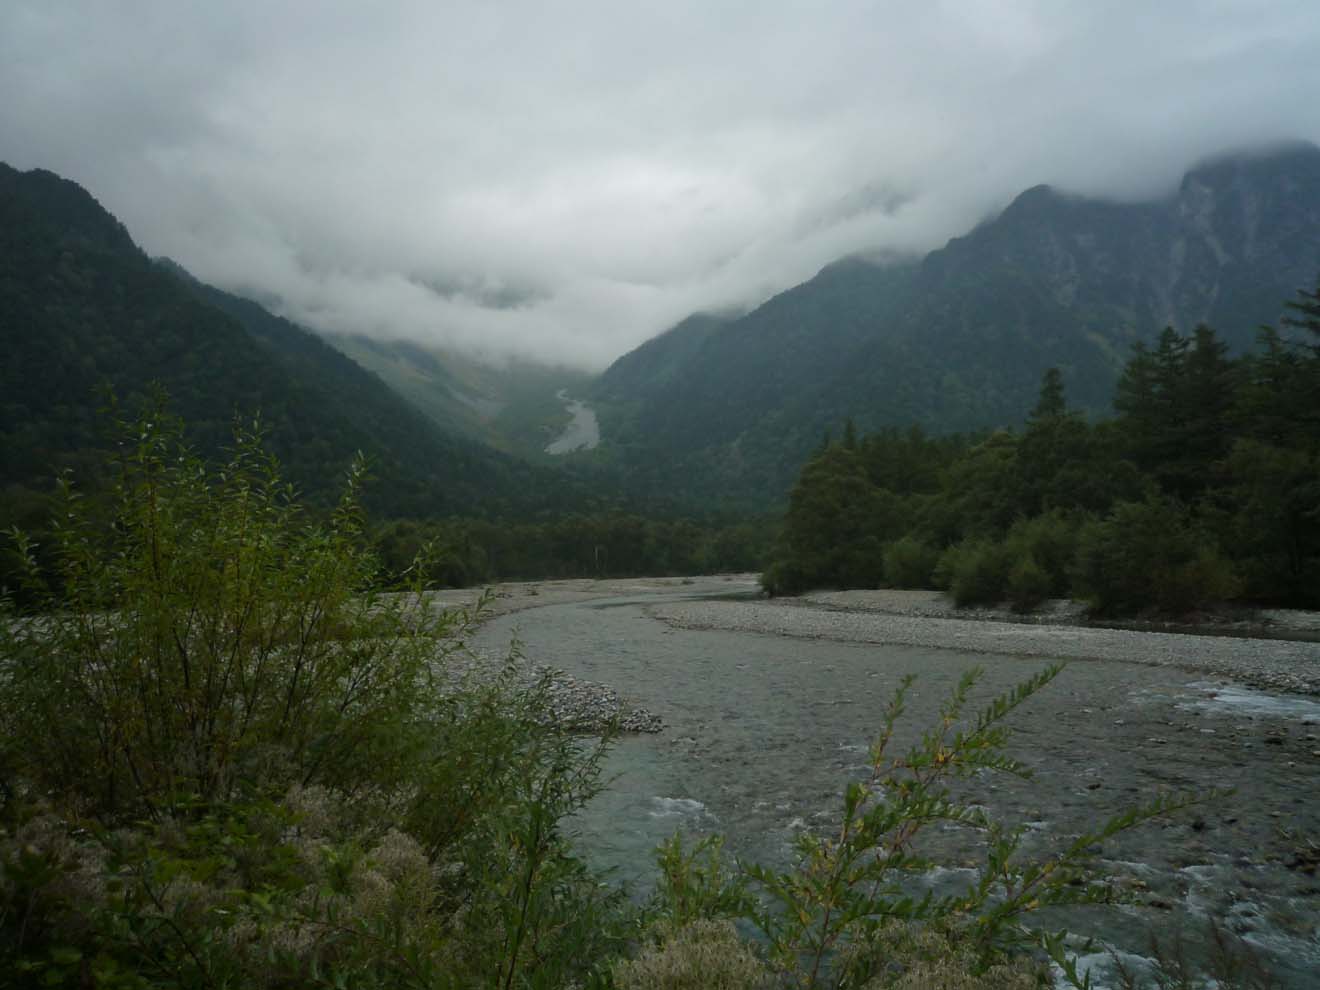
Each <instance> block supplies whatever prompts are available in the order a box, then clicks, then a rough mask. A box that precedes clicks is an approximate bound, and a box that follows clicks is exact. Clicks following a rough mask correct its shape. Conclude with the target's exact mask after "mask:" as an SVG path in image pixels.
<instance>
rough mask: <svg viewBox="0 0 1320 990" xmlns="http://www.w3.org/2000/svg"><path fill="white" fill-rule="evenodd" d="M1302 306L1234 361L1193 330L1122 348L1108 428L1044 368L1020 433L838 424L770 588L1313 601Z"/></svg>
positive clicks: (801, 487)
mask: <svg viewBox="0 0 1320 990" xmlns="http://www.w3.org/2000/svg"><path fill="white" fill-rule="evenodd" d="M1318 297H1320V292H1302V293H1301V294H1300V296H1299V297H1298V299H1297V300H1295V301H1294V302H1292V303H1291V304H1290V305H1289V312H1290V314H1291V315H1290V316H1289V317H1288V318H1287V319H1286V321H1285V323H1286V326H1287V328H1288V330H1289V331H1290V332H1291V334H1292V336H1290V337H1287V338H1286V337H1285V336H1283V335H1282V334H1280V333H1279V332H1278V331H1276V330H1274V329H1272V328H1270V327H1265V328H1262V329H1261V331H1260V336H1259V346H1258V347H1257V349H1256V350H1255V351H1254V352H1253V353H1251V354H1248V355H1246V356H1243V357H1239V358H1232V357H1230V356H1229V354H1228V352H1227V348H1226V347H1225V345H1224V344H1223V343H1222V342H1221V341H1220V340H1219V338H1218V337H1217V336H1216V334H1215V333H1214V331H1213V330H1211V329H1210V328H1208V327H1205V326H1201V327H1198V328H1197V329H1196V330H1195V331H1194V332H1193V333H1192V334H1191V335H1190V336H1183V335H1180V334H1178V333H1177V332H1175V331H1174V330H1172V329H1167V330H1165V331H1164V333H1163V334H1162V335H1161V336H1160V338H1159V341H1158V343H1157V344H1156V345H1155V346H1154V347H1149V348H1148V347H1145V346H1143V345H1140V344H1138V345H1137V346H1136V347H1135V349H1134V353H1133V355H1132V357H1131V359H1130V360H1129V362H1128V364H1127V366H1126V368H1125V369H1124V371H1123V374H1122V376H1121V378H1120V380H1119V382H1118V386H1117V395H1116V398H1115V403H1114V405H1115V407H1116V410H1117V415H1116V416H1115V417H1113V418H1110V419H1107V420H1102V421H1099V422H1095V423H1092V422H1089V421H1088V420H1087V419H1086V418H1085V417H1083V416H1082V415H1081V414H1080V413H1079V412H1076V411H1074V410H1070V409H1069V408H1068V407H1067V404H1066V402H1065V399H1064V393H1063V383H1062V379H1061V376H1060V375H1059V373H1058V372H1057V371H1055V370H1053V369H1051V370H1050V371H1048V372H1047V373H1046V375H1045V378H1044V381H1043V383H1042V386H1041V390H1040V397H1039V401H1038V402H1037V405H1036V407H1035V409H1034V410H1033V411H1032V413H1031V416H1030V418H1029V419H1028V422H1027V425H1026V427H1025V428H1024V429H1023V430H1022V431H1021V432H1018V433H1014V432H1009V431H999V432H996V433H993V434H990V435H988V436H980V437H964V438H953V439H948V438H944V439H932V438H930V437H927V436H926V435H925V434H923V433H922V432H920V431H919V430H912V431H909V432H907V433H901V432H897V431H893V430H885V431H880V432H877V433H873V434H871V435H869V436H866V437H864V438H862V439H860V440H859V439H857V438H856V437H855V435H853V433H852V431H851V430H850V431H849V432H848V434H847V435H846V436H845V437H844V439H843V441H842V442H839V443H831V444H827V445H826V446H824V447H823V448H822V449H821V450H819V451H818V452H817V453H816V455H815V456H814V457H812V458H811V459H810V460H809V461H808V462H807V464H806V466H805V467H804V468H803V469H802V473H801V476H800V477H799V479H798V482H797V485H796V487H795V488H794V489H793V493H792V496H791V500H790V505H789V509H788V512H787V515H786V517H785V522H784V531H783V534H784V535H783V539H782V542H781V547H780V550H779V552H778V555H777V559H776V561H775V563H774V565H773V566H772V567H771V568H770V569H769V570H768V571H767V573H766V577H765V585H766V587H767V588H768V589H769V590H771V591H773V592H776V593H779V592H794V591H798V590H802V589H805V588H811V587H877V586H882V585H889V586H897V587H918V588H921V587H939V588H947V589H948V590H950V591H951V592H952V593H953V595H954V597H955V599H956V600H957V601H958V602H959V603H961V604H971V603H990V602H999V601H1004V600H1009V601H1011V602H1012V603H1013V605H1014V606H1015V607H1018V608H1021V609H1029V608H1032V607H1034V606H1035V605H1037V604H1039V603H1040V602H1041V601H1042V600H1044V599H1046V598H1049V597H1055V596H1063V595H1072V596H1075V597H1079V598H1084V599H1086V600H1088V601H1089V602H1090V603H1091V604H1092V606H1093V607H1094V608H1095V609H1096V610H1098V611H1100V612H1105V613H1127V614H1130V613H1138V612H1143V611H1159V612H1164V613H1184V612H1188V611H1191V610H1194V609H1197V608H1199V607H1203V606H1207V605H1214V604H1219V603H1224V602H1229V601H1241V602H1246V603H1253V604H1274V605H1287V606H1303V607H1305V606H1311V607H1314V606H1316V605H1320V302H1318V301H1317V300H1318Z"/></svg>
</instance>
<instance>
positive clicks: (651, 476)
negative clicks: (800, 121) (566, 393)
mask: <svg viewBox="0 0 1320 990" xmlns="http://www.w3.org/2000/svg"><path fill="white" fill-rule="evenodd" d="M1317 269H1320V149H1317V148H1315V147H1314V146H1311V145H1303V146H1295V147H1289V148H1284V149H1281V150H1276V151H1274V152H1272V153H1269V154H1261V155H1257V156H1252V157H1234V158H1228V159H1224V160H1222V161H1219V162H1215V163H1211V164H1209V165H1206V166H1203V167H1201V168H1198V169H1196V170H1194V171H1192V172H1190V173H1188V174H1187V176H1186V177H1185V178H1184V179H1183V181H1182V183H1181V185H1180V187H1179V189H1178V190H1176V191H1175V192H1174V193H1173V194H1171V195H1170V196H1168V197H1166V198H1164V199H1161V200H1157V201H1153V202H1147V203H1135V204H1117V203H1109V202H1101V201H1094V200H1086V199H1081V198H1077V197H1069V196H1065V195H1062V194H1059V193H1057V192H1054V191H1052V190H1050V189H1049V188H1047V187H1043V186H1042V187H1037V188H1035V189H1031V190H1028V191H1027V192H1024V193H1023V194H1022V195H1021V196H1019V197H1018V199H1017V200H1015V201H1014V203H1013V204H1012V205H1011V206H1010V207H1009V208H1008V209H1006V210H1005V211H1004V212H1003V214H1002V215H1000V216H999V217H997V218H995V219H993V220H991V221H988V222H987V223H985V224H983V225H982V226H980V227H978V228H977V229H976V230H974V231H972V232H971V233H970V234H968V235H967V236H966V237H961V238H956V239H955V240H953V241H951V242H950V243H949V244H948V245H947V246H946V247H944V248H942V249H941V250H938V251H935V252H932V253H931V254H930V255H928V256H927V257H925V258H924V259H922V260H921V261H920V262H908V263H898V264H885V265H881V264H872V263H869V262H866V261H862V260H850V261H845V262H840V263H838V264H835V265H831V266H830V267H828V268H826V269H825V270H824V271H822V272H821V273H820V274H819V275H817V276H816V277H815V278H814V279H812V280H811V281H809V282H807V283H805V284H803V285H801V286H798V287H797V288H795V289H792V290H790V291H788V292H785V293H783V294H782V295H780V296H777V297H775V298H774V299H772V300H770V301H769V302H767V303H766V304H765V305H763V306H761V307H759V308H758V309H756V310H754V311H753V312H751V313H749V314H747V315H746V316H744V317H742V318H740V319H737V320H732V321H729V322H728V323H727V324H725V325H723V326H720V327H716V328H713V329H712V330H711V332H709V333H708V334H706V335H705V336H704V337H703V338H702V339H701V340H700V341H699V342H698V346H696V347H693V348H691V349H690V350H689V351H688V352H687V353H685V354H683V355H682V356H681V364H680V365H679V366H678V367H677V368H675V366H674V364H673V362H672V361H671V360H670V359H669V354H668V352H667V351H666V352H661V353H663V354H664V360H650V355H649V354H648V353H647V351H646V350H645V349H639V350H638V351H636V352H634V353H633V354H631V355H627V356H625V357H624V358H622V359H620V361H619V362H618V363H617V364H616V366H615V367H614V368H611V369H610V370H609V371H607V372H606V373H605V375H604V376H603V377H602V380H601V383H600V385H599V386H598V393H599V394H600V395H601V397H602V398H605V399H609V400H612V401H611V402H607V404H606V405H605V406H604V408H603V410H602V423H603V426H604V434H605V437H606V440H607V441H612V440H613V439H614V438H622V440H623V441H624V443H625V444H626V445H633V444H637V443H638V438H644V439H643V441H642V442H641V443H640V445H639V446H637V447H636V449H634V448H633V447H631V446H628V447H626V449H625V450H624V451H623V454H624V455H626V456H630V460H629V463H630V465H631V467H632V468H633V471H634V472H635V475H636V477H637V478H638V479H640V480H641V481H642V483H644V484H647V485H651V486H661V487H669V486H673V487H675V489H676V490H677V491H680V492H685V493H687V494H688V495H690V496H692V497H703V496H704V497H713V496H715V495H716V494H721V495H725V496H729V495H733V496H743V497H745V498H749V499H758V498H759V499H761V500H763V501H765V500H773V499H777V498H779V497H781V496H782V494H783V493H784V492H785V491H786V490H787V488H788V485H789V484H790V482H791V479H792V477H793V476H794V474H795V473H796V471H797V467H798V465H799V464H800V463H801V461H802V458H803V457H805V456H806V455H807V453H808V452H809V451H810V450H811V449H812V447H813V446H814V445H815V444H816V443H818V442H819V439H820V437H821V435H822V433H823V431H824V430H826V429H828V428H829V427H830V426H831V425H832V424H833V425H837V424H838V423H840V422H842V421H843V420H844V419H845V418H847V417H852V418H853V419H854V420H855V421H856V423H857V424H858V426H859V427H861V428H863V429H867V430H871V429H876V428H878V427H881V426H886V425H892V426H905V425H908V424H919V425H921V426H922V427H923V428H924V429H926V430H928V431H932V432H949V431H966V430H975V429H985V428H994V427H997V426H1011V425H1016V424H1019V423H1021V422H1022V419H1023V417H1024V416H1025V415H1026V413H1027V411H1028V410H1029V409H1030V407H1031V403H1032V400H1033V397H1034V395H1035V390H1036V386H1037V383H1038V382H1039V380H1040V376H1041V374H1042V373H1043V372H1044V370H1045V369H1046V368H1049V367H1056V368H1058V369H1060V372H1061V374H1062V376H1063V381H1064V383H1065V385H1066V387H1067V389H1068V391H1069V394H1070V395H1071V396H1072V399H1073V401H1074V402H1076V403H1077V404H1078V406H1079V407H1080V408H1082V409H1084V410H1087V411H1091V412H1099V411H1103V410H1105V409H1107V408H1108V405H1109V401H1110V396H1111V394H1112V390H1113V387H1114V385H1115V382H1116V381H1117V378H1118V375H1119V373H1120V371H1121V369H1122V367H1123V363H1124V361H1125V360H1126V358H1127V356H1128V354H1129V353H1130V350H1131V346H1132V344H1133V343H1135V342H1137V341H1146V342H1153V341H1154V340H1155V338H1156V336H1157V335H1158V333H1159V331H1160V329H1161V328H1162V327H1164V326H1166V325H1172V326H1174V327H1175V328H1177V329H1179V330H1180V331H1181V332H1183V333H1188V332H1190V331H1191V329H1192V328H1193V327H1195V326H1196V325H1198V324H1199V323H1202V322H1205V323H1208V324H1209V325H1211V326H1214V327H1216V328H1217V329H1218V330H1219V331H1220V333H1221V335H1222V339H1223V340H1224V341H1225V342H1226V343H1227V344H1228V345H1229V347H1230V348H1231V349H1232V350H1233V351H1235V352H1241V351H1242V350H1245V349H1247V348H1248V347H1250V346H1251V342H1252V340H1253V336H1254V334H1255V330H1256V328H1257V326H1259V325H1260V324H1261V323H1267V322H1275V321H1277V319H1278V317H1279V315H1280V313H1281V308H1280V302H1279V301H1280V300H1281V299H1286V298H1288V297H1290V296H1291V295H1292V294H1293V293H1294V292H1296V291H1297V290H1298V289H1299V288H1301V287H1304V286H1307V285H1309V284H1311V279H1312V278H1313V277H1314V274H1315V271H1316V270H1317ZM664 339H665V338H660V340H661V341H663V340H664ZM648 365H650V370H651V374H650V376H649V380H648V378H647V376H646V375H645V374H644V371H645V370H646V367H647V366H648ZM616 381H617V382H618V383H620V384H623V383H625V382H626V383H629V385H628V390H630V391H631V394H632V395H633V396H634V399H633V400H632V401H620V396H621V394H624V393H625V392H626V391H627V390H625V389H624V388H622V387H616V384H615V383H616ZM606 453H608V452H606ZM616 453H617V452H616Z"/></svg>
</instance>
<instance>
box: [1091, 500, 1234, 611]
mask: <svg viewBox="0 0 1320 990" xmlns="http://www.w3.org/2000/svg"><path fill="white" fill-rule="evenodd" d="M1073 579H1074V586H1075V588H1076V590H1077V592H1078V593H1079V594H1080V595H1081V596H1082V597H1084V598H1086V599H1087V600H1088V601H1089V602H1090V604H1091V607H1092V608H1093V609H1095V610H1096V611H1097V612H1101V613H1116V612H1123V613H1140V612H1150V611H1156V610H1158V611H1160V612H1165V613H1181V612H1187V611H1190V610H1192V609H1194V608H1199V607H1203V606H1205V605H1210V604H1215V603H1218V602H1222V601H1224V600H1225V599H1228V598H1231V597H1233V596H1234V595H1236V594H1237V593H1238V589H1239V584H1238V581H1237V579H1236V577H1235V576H1234V574H1233V572H1232V569H1231V567H1230V566H1229V565H1228V563H1227V562H1225V561H1224V560H1223V558H1222V557H1221V556H1220V555H1219V551H1218V548H1217V547H1216V546H1215V545H1214V543H1213V540H1212V538H1211V537H1210V536H1209V535H1208V534H1206V533H1204V532H1203V531H1202V530H1200V529H1199V528H1198V527H1197V526H1196V525H1195V524H1194V522H1193V520H1192V517H1191V515H1190V513H1189V512H1188V510H1187V509H1186V508H1184V507H1183V506H1182V505H1181V504H1180V503H1177V502H1174V501H1172V500H1170V499H1167V498H1164V497H1162V496H1158V495H1151V496H1150V497H1148V498H1147V499H1146V500H1145V501H1142V502H1124V503H1122V504H1120V505H1118V506H1116V507H1115V508H1114V510H1113V512H1111V513H1110V514H1109V516H1107V517H1106V518H1105V519H1104V520H1101V521H1096V520H1092V521H1091V522H1089V523H1087V524H1086V525H1085V526H1084V527H1083V528H1082V530H1081V533H1080V534H1079V537H1078V546H1077V559H1076V562H1075V565H1074V569H1073Z"/></svg>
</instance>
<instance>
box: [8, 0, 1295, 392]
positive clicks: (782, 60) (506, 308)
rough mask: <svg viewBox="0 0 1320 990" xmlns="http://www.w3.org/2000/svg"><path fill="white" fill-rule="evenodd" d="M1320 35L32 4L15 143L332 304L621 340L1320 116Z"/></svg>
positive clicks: (512, 348) (512, 335)
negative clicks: (1025, 204)
mask: <svg viewBox="0 0 1320 990" xmlns="http://www.w3.org/2000/svg"><path fill="white" fill-rule="evenodd" d="M1317 52H1320V2H1317V0H1295V2H1282V0H1280V2H1265V0H1254V2H1247V0H1243V2H1214V0H1202V2H1192V0H1186V2H1184V0H1159V2H1155V0H1133V2H1128V0H1078V2H1068V0H1039V2H1028V0H1018V2H1009V0H999V2H976V0H962V2H932V0H916V2H911V3H874V2H873V3H861V2H830V0H814V2H809V3H808V2H780V0H757V2H748V3H720V2H718V0H700V2H689V0H667V2H664V3H647V4H637V3H629V2H626V0H603V2H596V0H590V2H586V0H580V2H564V3H557V2H552V0H542V2H539V3H517V2H510V0H485V2H478V3H470V4H468V3H453V2H448V0H424V2H417V3H411V2H396V3H379V4H377V3H365V2H361V0H353V2H342V3H337V2H328V0H317V2H306V3H279V2H276V0H212V2H208V3H189V2H184V0H160V2H131V0H120V2H110V0H88V2H74V0H4V3H3V4H0V159H3V160H4V161H7V162H9V163H10V164H12V165H15V166H17V167H19V168H32V167H37V166H40V167H44V168H49V169H52V170H54V171H57V172H59V173H61V174H63V175H66V176H68V177H70V178H73V179H75V180H77V181H78V182H80V183H82V184H83V185H84V186H86V187H87V188H88V189H89V190H90V191H91V192H92V193H93V194H94V195H95V196H96V197H97V198H98V199H99V200H100V201H101V202H102V203H103V204H104V205H105V206H106V207H107V208H108V209H109V210H111V211H112V212H113V213H115V214H116V215H117V216H119V218H120V219H121V220H123V221H124V223H125V224H126V225H127V226H128V228H129V230H130V231H131V232H132V234H133V235H134V237H135V238H136V239H137V240H138V242H139V243H140V244H141V245H142V246H143V247H144V248H145V249H146V250H147V251H149V252H150V253H152V254H165V255H169V256H170V257H172V258H174V259H176V260H177V261H179V262H181V263H182V264H183V265H185V266H186V267H187V268H189V269H190V270H192V271H193V272H194V273H195V274H197V275H198V276H199V277H201V278H203V279H205V280H207V281H210V282H213V283H215V284H217V285H220V286H222V287H224V288H228V289H232V290H236V291H240V292H245V293H248V294H252V295H257V296H260V297H263V298H266V299H278V301H279V302H278V308H279V309H280V311H281V312H282V313H283V314H284V315H286V316H290V317H291V318H294V319H297V320H298V321H300V322H302V323H305V324H307V325H309V326H312V327H315V328H320V329H326V330H332V331H357V332H363V333H369V334H376V335H382V336H395V337H407V338H410V339H414V340H422V341H435V342H439V343H446V344H450V345H456V346H460V347H464V348H467V349H473V348H477V349H480V350H483V351H484V352H486V353H489V354H493V355H498V354H504V353H509V352H516V353H522V354H526V355H529V356H533V357H537V358H540V359H547V360H560V361H563V362H569V363H575V364H580V365H584V366H589V367H601V366H603V365H604V364H605V363H607V362H608V361H609V360H611V359H613V358H615V357H617V356H618V355H619V354H621V353H623V352H625V351H626V350H628V349H630V348H632V347H633V346H635V345H636V344H638V343H640V342H641V341H642V340H644V339H646V338H647V337H650V336H652V335H654V334H656V333H658V332H660V331H661V330H663V329H665V328H666V327H668V326H670V325H672V324H673V323H675V322H676V321H678V320H679V319H681V318H682V317H684V316H686V315H687V314H689V313H691V312H693V311H696V310H700V309H715V308H725V307H733V306H745V305H750V304H755V303H757V302H760V301H762V300H764V299H765V298H766V297H767V296H769V295H771V294H773V293H774V292H776V291H779V290H781V289H784V288H787V287H789V286H791V285H793V284H795V283H797V282H800V281H802V280H804V279H806V278H809V277H810V276H811V275H812V274H814V273H815V271H816V270H818V269H819V268H820V267H821V266H822V265H824V264H826V263H828V262H829V261H831V260H833V259H835V258H838V257H840V256H843V255H846V254H851V253H856V252H859V251H876V250H886V249H896V250H901V251H920V250H926V249H929V248H932V247H937V246H939V245H940V244H942V243H943V242H944V241H945V240H947V239H948V238H949V237H950V236H954V235H957V234H960V233H962V232H964V231H965V230H966V229H967V228H969V227H970V226H972V225H973V224H975V223H976V222H977V221H978V220H980V219H982V218H984V217H985V216H987V215H988V214H990V213H992V212H993V211H995V210H997V209H1000V208H1002V207H1003V206H1004V205H1005V204H1006V203H1007V202H1008V200H1009V199H1011V197H1012V196H1013V195H1014V194H1015V193H1016V192H1018V191H1020V190H1021V189H1023V188H1025V187H1027V186H1031V185H1034V184H1036V183H1039V182H1049V183H1052V184H1054V185H1056V186H1059V187H1061V188H1064V189H1068V190H1072V191H1077V192H1083V193H1089V194H1101V195H1106V196H1112V197H1120V198H1137V197H1147V196H1153V195H1158V194H1160V193H1162V192H1164V191H1167V190H1168V189H1169V188H1170V187H1171V186H1172V185H1173V183H1174V182H1176V181H1177V178H1178V176H1179V175H1180V174H1181V172H1182V171H1183V170H1184V169H1185V168H1186V167H1188V166H1189V165H1191V164H1192V163H1194V162H1195V161H1196V160H1197V159H1200V158H1203V157H1205V156H1207V155H1212V154H1215V153H1218V152H1221V151H1223V150H1226V149H1232V148H1238V147H1243V146H1248V145H1252V144H1256V143H1260V142H1270V141H1277V140H1280V139H1287V138H1304V139H1309V140H1313V141H1315V140H1320V57H1317Z"/></svg>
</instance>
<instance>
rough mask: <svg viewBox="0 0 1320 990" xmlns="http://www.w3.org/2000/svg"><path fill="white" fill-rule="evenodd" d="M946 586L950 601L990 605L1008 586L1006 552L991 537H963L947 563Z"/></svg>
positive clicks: (996, 600) (1007, 558)
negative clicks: (947, 576)
mask: <svg viewBox="0 0 1320 990" xmlns="http://www.w3.org/2000/svg"><path fill="white" fill-rule="evenodd" d="M941 564H942V565H943V566H946V567H947V568H948V570H949V590H950V591H951V592H952V593H953V601H954V604H956V605H958V606H959V607H962V606H964V605H993V604H994V603H995V602H999V601H1002V600H1003V599H1004V594H1005V591H1006V590H1007V586H1008V568H1009V557H1008V552H1007V550H1006V549H1005V548H1004V546H1003V545H1002V544H999V543H995V542H994V541H992V540H964V541H963V542H962V543H960V544H958V545H957V547H956V549H955V550H954V552H953V555H952V556H951V558H950V560H949V563H948V564H945V562H944V561H943V560H941Z"/></svg>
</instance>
